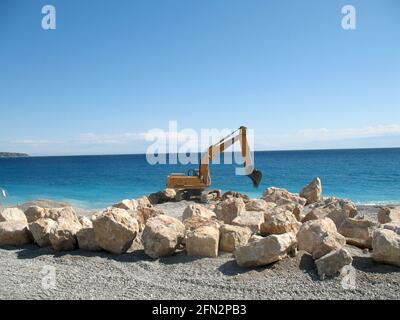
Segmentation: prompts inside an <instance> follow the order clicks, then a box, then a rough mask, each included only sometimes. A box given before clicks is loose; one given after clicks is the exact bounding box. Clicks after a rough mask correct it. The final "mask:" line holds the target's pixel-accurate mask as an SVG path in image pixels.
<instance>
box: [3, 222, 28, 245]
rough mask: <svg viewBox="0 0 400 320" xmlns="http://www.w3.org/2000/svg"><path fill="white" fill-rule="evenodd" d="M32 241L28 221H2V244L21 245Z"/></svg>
mask: <svg viewBox="0 0 400 320" xmlns="http://www.w3.org/2000/svg"><path fill="white" fill-rule="evenodd" d="M30 242H31V241H30V234H29V230H28V224H27V223H24V222H21V221H3V222H0V245H12V246H20V245H23V244H27V243H30Z"/></svg>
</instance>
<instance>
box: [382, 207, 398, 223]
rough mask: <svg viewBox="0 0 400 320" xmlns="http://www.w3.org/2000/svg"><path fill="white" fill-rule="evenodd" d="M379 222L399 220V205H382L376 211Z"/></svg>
mask: <svg viewBox="0 0 400 320" xmlns="http://www.w3.org/2000/svg"><path fill="white" fill-rule="evenodd" d="M378 221H379V223H390V222H400V207H383V208H380V209H379V211H378Z"/></svg>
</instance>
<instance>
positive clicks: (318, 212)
mask: <svg viewBox="0 0 400 320" xmlns="http://www.w3.org/2000/svg"><path fill="white" fill-rule="evenodd" d="M329 212H330V211H328V210H324V209H322V208H315V209H312V210H311V211H310V212H308V213H307V214H306V215H305V217H304V218H303V220H302V222H307V221H310V220H320V219H324V218H326V217H327V216H328V214H329Z"/></svg>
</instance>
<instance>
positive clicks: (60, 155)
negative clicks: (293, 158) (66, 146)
mask: <svg viewBox="0 0 400 320" xmlns="http://www.w3.org/2000/svg"><path fill="white" fill-rule="evenodd" d="M377 149H384V150H386V149H400V146H399V147H364V148H363V147H358V148H321V149H280V150H254V153H256V152H300V151H345V150H377ZM2 152H5V153H10V152H8V151H2ZM203 152H205V151H202V152H199V151H197V152H195V153H197V154H201V153H203ZM238 152H239V151H238ZM0 153H1V152H0ZM12 153H23V152H12ZM24 153H25V152H24ZM25 154H26V153H25ZM162 154H166V155H170V154H174V153H162ZM178 154H179V153H178ZM182 154H183V153H182ZM132 155H137V156H139V155H146V153H104V154H64V155H63V154H59V155H57V154H54V155H29V154H28V156H21V157H0V159H1V158H4V159H6V158H8V159H10V158H40V157H96V156H132Z"/></svg>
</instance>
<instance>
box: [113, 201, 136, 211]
mask: <svg viewBox="0 0 400 320" xmlns="http://www.w3.org/2000/svg"><path fill="white" fill-rule="evenodd" d="M138 206H139V203H138V202H137V200H135V199H125V200H122V201H121V202H120V203H116V204H114V205H113V206H112V207H113V208H119V209H124V210H136V209H137V208H138Z"/></svg>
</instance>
